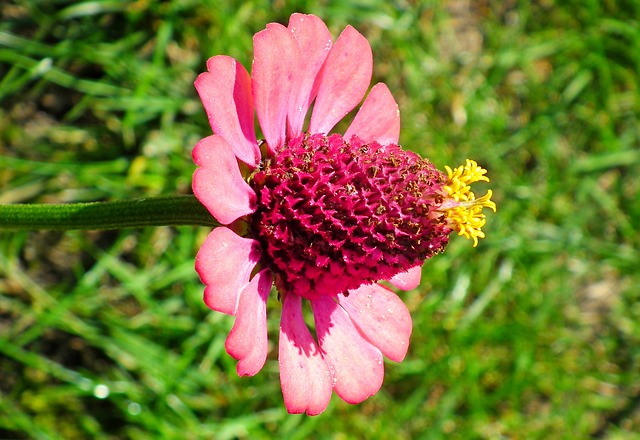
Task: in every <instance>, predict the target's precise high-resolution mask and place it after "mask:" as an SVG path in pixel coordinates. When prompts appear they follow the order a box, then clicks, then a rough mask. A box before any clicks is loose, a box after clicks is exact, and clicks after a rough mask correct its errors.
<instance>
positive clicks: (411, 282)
mask: <svg viewBox="0 0 640 440" xmlns="http://www.w3.org/2000/svg"><path fill="white" fill-rule="evenodd" d="M421 278H422V266H415V267H412V268H411V269H409V270H408V271H406V272H402V273H399V274H397V275H394V276H393V277H392V278H391V279H390V280H389V282H390V283H391V284H393V285H394V286H395V287H397V288H398V289H402V290H413V289H415V288H416V287H418V285H419V284H420V279H421Z"/></svg>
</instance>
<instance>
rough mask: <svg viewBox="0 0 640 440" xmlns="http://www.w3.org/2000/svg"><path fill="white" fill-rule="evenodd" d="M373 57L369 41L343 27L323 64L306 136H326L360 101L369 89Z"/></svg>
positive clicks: (352, 30) (352, 29)
mask: <svg viewBox="0 0 640 440" xmlns="http://www.w3.org/2000/svg"><path fill="white" fill-rule="evenodd" d="M372 70H373V55H372V53H371V46H370V45H369V42H368V41H367V40H366V38H364V37H363V36H362V35H361V34H360V33H359V32H358V31H356V30H355V29H354V28H352V27H351V26H347V27H346V28H345V30H344V31H342V33H341V34H340V36H339V37H338V39H337V40H336V42H335V44H334V45H333V48H331V52H329V56H328V57H327V60H326V61H325V63H324V67H323V70H322V73H321V75H322V77H321V79H320V87H319V88H318V97H317V98H316V103H315V105H314V107H313V113H312V115H311V123H310V125H309V132H310V133H328V132H329V130H331V129H332V128H333V127H334V126H335V125H336V124H337V123H338V121H340V120H341V119H342V118H344V117H345V115H346V114H347V113H349V112H350V111H351V110H353V108H354V107H355V106H356V105H357V104H358V103H359V102H360V101H361V100H362V98H363V97H364V94H365V92H366V91H367V89H368V88H369V82H370V81H371V73H372Z"/></svg>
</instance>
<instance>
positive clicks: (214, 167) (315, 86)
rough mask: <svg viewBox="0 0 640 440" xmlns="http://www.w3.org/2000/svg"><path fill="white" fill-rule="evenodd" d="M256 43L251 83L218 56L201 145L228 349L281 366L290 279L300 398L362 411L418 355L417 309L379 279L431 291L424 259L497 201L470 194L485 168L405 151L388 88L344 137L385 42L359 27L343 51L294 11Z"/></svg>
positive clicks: (285, 358)
mask: <svg viewBox="0 0 640 440" xmlns="http://www.w3.org/2000/svg"><path fill="white" fill-rule="evenodd" d="M253 42H254V60H253V65H252V74H251V76H249V74H248V73H247V71H246V70H245V68H244V67H243V66H242V65H241V64H240V63H238V62H237V61H236V60H234V59H233V58H230V57H227V56H214V57H212V58H210V59H209V60H208V62H207V68H208V72H206V73H203V74H201V75H200V76H199V77H198V79H197V80H196V82H195V86H196V89H197V91H198V93H199V95H200V98H201V99H202V102H203V104H204V107H205V110H206V112H207V116H208V118H209V122H210V124H211V127H212V129H213V131H214V133H215V134H214V135H212V136H209V137H206V138H204V139H202V140H201V141H200V142H199V143H198V144H197V145H196V146H195V148H194V151H193V157H194V161H195V163H196V164H197V165H198V166H199V168H198V169H197V170H196V172H195V173H194V177H193V191H194V194H195V195H196V196H197V197H198V199H199V200H200V201H201V202H202V203H203V204H204V205H205V206H206V207H207V209H208V210H209V211H210V212H211V214H212V215H213V216H214V217H215V218H216V219H217V220H218V221H219V222H220V223H221V224H222V225H224V226H220V227H218V228H216V229H214V230H213V231H212V232H211V233H210V235H209V236H208V237H207V239H206V241H205V242H204V244H203V245H202V248H201V249H200V251H199V252H198V255H197V257H196V270H197V271H198V273H199V275H200V277H201V279H202V281H203V282H204V283H205V284H206V288H205V293H204V301H205V303H206V304H207V306H208V307H210V308H211V309H213V310H217V311H220V312H223V313H227V314H229V315H235V317H236V320H235V324H234V325H233V328H232V329H231V332H230V333H229V336H228V338H227V340H226V344H225V346H226V349H227V352H228V353H229V354H230V355H231V356H233V357H234V358H235V359H237V360H238V364H237V372H238V374H239V375H254V374H256V373H257V372H258V371H260V370H261V369H262V367H263V365H264V363H265V360H266V357H267V326H266V302H267V297H268V295H269V292H270V290H271V287H272V284H273V283H274V282H275V285H276V287H277V289H278V291H279V298H280V300H281V301H282V316H281V321H280V338H279V349H278V360H279V365H280V379H281V385H282V394H283V397H284V403H285V406H286V408H287V410H288V411H289V412H290V413H302V412H306V413H307V414H310V415H315V414H319V413H321V412H322V411H324V410H325V408H326V407H327V405H328V403H329V400H330V398H331V394H332V391H335V392H336V394H338V396H340V397H341V398H342V399H343V400H345V401H346V402H349V403H359V402H362V401H363V400H365V399H366V398H368V397H369V396H371V395H373V394H375V393H376V392H377V391H378V389H379V388H380V386H381V384H382V380H383V373H384V367H383V355H384V356H386V357H387V358H389V359H391V360H393V361H396V362H400V361H402V360H403V359H404V357H405V355H406V353H407V349H408V346H409V336H410V335H411V317H410V315H409V312H408V310H407V308H406V307H405V306H404V304H403V303H402V301H401V300H400V299H399V298H398V296H397V295H396V294H395V293H393V292H392V291H391V290H390V289H388V288H387V287H385V286H382V285H380V284H377V282H378V281H381V280H388V281H389V282H390V283H391V284H392V285H394V286H396V287H398V288H401V289H405V290H408V289H413V288H415V287H416V286H417V285H418V284H419V282H420V273H421V264H422V262H423V261H424V260H425V259H428V258H430V257H431V256H433V255H435V254H436V253H438V252H441V251H442V250H443V249H444V247H445V246H446V244H447V242H448V237H449V234H450V232H451V231H452V230H457V231H459V232H460V231H462V232H460V233H461V234H462V235H467V236H468V237H472V238H474V239H475V240H477V238H476V237H477V236H479V234H480V233H481V232H480V226H482V225H483V224H484V220H483V217H484V216H482V215H481V214H480V213H479V211H477V205H481V206H480V210H481V207H482V206H489V207H491V206H490V205H491V204H492V203H493V202H490V201H489V198H488V197H487V196H485V197H483V198H480V199H478V203H476V202H475V197H474V196H473V193H471V192H470V191H469V186H468V183H472V182H474V181H477V180H486V178H484V176H483V174H484V172H485V170H483V169H481V168H479V167H477V166H476V167H475V168H473V167H471V166H470V165H469V164H468V169H467V168H464V169H462V168H463V167H460V169H456V170H455V172H454V171H453V170H451V169H448V171H450V172H449V175H448V176H447V175H446V174H444V173H442V172H440V171H438V170H437V169H435V167H433V165H432V164H431V163H430V162H429V161H428V160H426V159H422V158H420V157H419V156H418V155H416V154H414V153H411V152H408V151H404V150H402V149H401V148H400V147H399V146H398V145H397V142H398V137H399V132H400V116H399V111H398V106H397V104H396V102H395V100H394V99H393V97H392V96H391V93H390V92H389V90H388V88H387V87H386V86H385V85H384V84H381V83H379V84H376V85H375V86H373V88H372V89H371V90H370V92H369V94H368V95H367V97H366V99H365V100H364V102H363V104H362V106H361V107H360V109H359V111H358V112H357V114H356V116H355V118H354V119H353V121H352V122H351V125H350V126H349V128H348V129H347V130H346V132H345V134H344V136H341V135H339V134H329V132H330V131H331V130H332V129H333V127H334V126H335V125H336V124H337V123H338V122H340V121H341V120H342V119H343V118H344V117H345V116H346V115H347V114H348V113H349V112H350V111H351V110H353V109H354V108H355V106H356V105H358V103H360V102H361V100H362V99H363V97H364V95H365V93H366V91H367V89H368V87H369V82H370V80H371V74H372V65H373V60H372V53H371V48H370V46H369V43H368V42H367V40H366V39H365V38H364V37H363V36H362V35H361V34H359V33H358V32H357V31H356V30H355V29H354V28H352V27H351V26H347V27H346V28H345V30H344V31H343V32H342V33H341V34H340V36H339V37H338V39H337V40H336V41H335V42H333V41H332V38H331V35H330V33H329V31H328V29H327V27H326V25H325V24H324V23H323V22H322V21H321V20H320V19H319V18H318V17H315V16H313V15H303V14H293V15H292V16H291V18H290V21H289V25H288V26H287V27H285V26H282V25H280V24H277V23H270V24H268V25H267V27H266V29H265V30H263V31H261V32H258V33H257V34H256V35H255V36H254V39H253ZM312 103H313V104H314V105H313V111H312V112H311V116H310V120H309V126H308V127H307V129H306V130H304V131H303V127H304V125H305V118H306V116H307V112H308V110H309V108H310V106H311V104H312ZM254 110H255V113H256V114H257V117H258V122H259V125H260V129H261V131H262V135H263V136H264V141H258V140H257V138H256V134H255V128H254ZM473 164H475V162H473ZM469 167H470V168H469ZM473 173H475V174H474V175H473V176H472V177H471V178H469V176H470V175H471V174H473ZM474 179H475V180H474ZM460 194H462V196H463V197H462V199H460V197H459V196H460ZM489 197H490V194H489ZM494 206H495V205H494ZM469 213H471V214H469ZM469 215H470V217H469ZM465 216H466V217H465ZM481 217H482V218H481ZM470 220H471V221H473V222H475V223H473V224H471V223H469V221H470ZM461 225H464V228H466V229H464V228H463V227H462V226H461ZM463 229H464V230H463ZM303 300H308V301H309V302H310V306H311V313H312V315H313V319H314V322H315V337H314V336H313V335H312V333H311V331H310V330H309V328H308V326H307V324H306V323H305V320H304V318H303V311H302V301H303Z"/></svg>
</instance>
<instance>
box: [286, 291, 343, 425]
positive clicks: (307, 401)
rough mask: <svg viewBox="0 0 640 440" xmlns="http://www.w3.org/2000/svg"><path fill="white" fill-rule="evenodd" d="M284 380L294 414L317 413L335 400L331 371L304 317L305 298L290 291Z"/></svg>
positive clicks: (287, 405) (288, 407) (287, 399)
mask: <svg viewBox="0 0 640 440" xmlns="http://www.w3.org/2000/svg"><path fill="white" fill-rule="evenodd" d="M279 345H280V347H279V353H278V361H279V363H280V383H281V385H282V396H283V397H284V404H285V406H286V408H287V411H288V412H289V413H290V414H301V413H303V412H306V413H307V414H308V415H311V416H313V415H317V414H320V413H321V412H323V411H324V410H325V409H326V408H327V405H328V404H329V400H330V399H331V388H332V385H333V382H332V375H331V371H330V370H329V367H328V365H327V363H326V362H325V361H324V359H323V357H322V354H321V353H320V349H319V348H318V345H317V344H316V342H315V341H314V340H313V337H312V336H311V333H309V329H308V328H307V324H305V322H304V319H303V318H302V305H301V299H300V297H299V296H298V295H294V294H288V295H286V296H285V297H284V302H283V303H282V318H281V321H280V344H279Z"/></svg>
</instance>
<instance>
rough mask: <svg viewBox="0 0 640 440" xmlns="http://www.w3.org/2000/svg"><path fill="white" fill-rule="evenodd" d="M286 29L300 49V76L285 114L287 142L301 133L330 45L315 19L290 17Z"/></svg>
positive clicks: (321, 26)
mask: <svg viewBox="0 0 640 440" xmlns="http://www.w3.org/2000/svg"><path fill="white" fill-rule="evenodd" d="M288 29H289V31H290V32H291V35H293V38H295V40H296V42H297V43H298V47H300V56H301V60H300V70H301V72H300V74H299V75H298V81H297V83H296V84H295V85H294V86H293V90H292V94H291V99H290V100H289V111H288V112H287V120H288V122H289V125H288V134H289V137H290V138H294V137H296V136H298V135H299V134H300V133H302V126H303V124H304V118H305V116H306V114H307V110H309V106H310V105H311V102H312V101H313V99H314V98H315V97H316V94H317V93H318V86H319V82H318V80H319V76H318V73H319V72H320V69H321V68H322V65H323V63H324V60H325V59H326V58H327V55H328V54H329V50H330V49H331V45H332V44H333V41H332V40H331V33H330V32H329V29H327V26H326V25H325V24H324V22H323V21H322V20H320V19H319V18H318V17H316V16H315V15H304V14H298V13H295V14H293V15H291V18H290V19H289V26H288Z"/></svg>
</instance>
